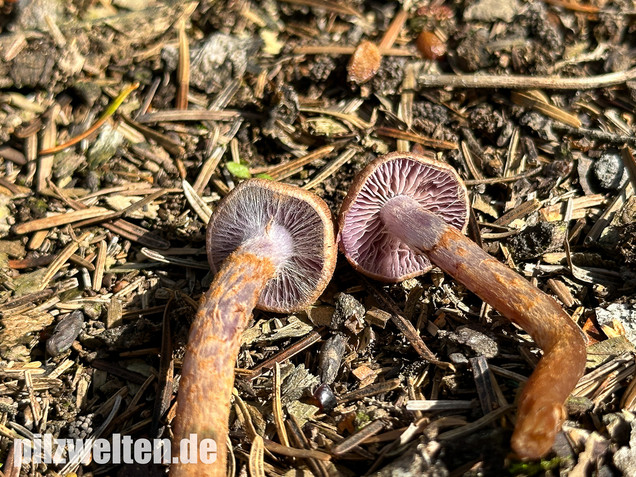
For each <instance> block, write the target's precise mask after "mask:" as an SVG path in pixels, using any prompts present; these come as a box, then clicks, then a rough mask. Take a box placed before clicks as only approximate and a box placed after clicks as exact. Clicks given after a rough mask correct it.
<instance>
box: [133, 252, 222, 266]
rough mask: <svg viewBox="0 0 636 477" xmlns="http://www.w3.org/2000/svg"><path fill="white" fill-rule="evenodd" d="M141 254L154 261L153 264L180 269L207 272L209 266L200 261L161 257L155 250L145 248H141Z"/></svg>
mask: <svg viewBox="0 0 636 477" xmlns="http://www.w3.org/2000/svg"><path fill="white" fill-rule="evenodd" d="M141 254H142V255H143V256H144V257H147V258H149V259H151V260H154V261H155V262H161V263H170V264H172V265H179V266H182V267H192V268H199V269H201V270H209V269H210V266H209V265H208V264H207V263H205V262H201V261H197V260H189V259H185V258H177V257H170V256H167V255H163V254H161V253H159V252H157V251H156V250H151V249H149V248H146V247H142V249H141Z"/></svg>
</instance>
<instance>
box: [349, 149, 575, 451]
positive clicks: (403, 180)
mask: <svg viewBox="0 0 636 477" xmlns="http://www.w3.org/2000/svg"><path fill="white" fill-rule="evenodd" d="M468 211H469V209H468V201H467V193H466V188H465V186H464V184H463V183H462V181H461V179H460V177H459V175H458V174H457V172H456V171H455V170H454V169H453V168H451V167H450V166H448V165H446V164H443V163H440V162H437V161H433V160H430V159H427V158H425V157H423V156H419V155H417V154H412V153H392V154H388V155H386V156H384V157H381V158H379V159H377V160H376V161H374V162H372V163H371V164H369V165H368V166H367V167H366V168H365V169H363V170H362V171H361V172H360V174H359V175H358V176H357V177H356V178H355V179H354V181H353V184H352V186H351V189H350V190H349V193H348V194H347V197H346V198H345V200H344V202H343V204H342V208H341V210H340V217H339V246H340V249H341V250H342V252H343V253H344V255H345V256H346V257H347V259H348V260H349V262H351V264H352V265H353V267H354V268H356V269H357V270H358V271H360V272H362V273H364V274H365V275H368V276H370V277H372V278H375V279H378V280H382V281H386V282H397V281H400V280H404V279H405V278H410V277H415V276H417V275H421V274H422V273H425V272H426V271H428V270H429V269H430V267H431V263H432V264H434V265H436V266H438V267H439V268H441V269H442V270H443V271H445V272H446V273H448V274H449V275H451V276H452V277H454V278H455V279H456V280H457V281H459V282H460V283H462V284H463V285H464V286H465V287H466V288H468V289H469V290H471V291H472V292H473V293H475V294H476V295H477V296H479V297H480V298H481V299H482V300H484V301H485V302H486V303H488V304H490V305H491V306H492V307H493V308H494V309H495V310H497V311H498V312H499V313H501V314H502V315H503V316H505V317H506V318H508V319H509V320H510V321H512V322H513V323H515V324H517V325H519V326H520V327H521V328H523V329H524V330H525V331H527V332H528V333H529V334H530V335H531V336H532V338H533V339H534V341H535V343H536V344H537V345H538V346H539V347H540V348H541V349H542V350H543V358H542V359H541V360H540V361H539V364H538V365H537V367H536V369H535V370H534V372H533V373H532V375H531V376H530V378H529V379H528V382H527V383H526V385H525V387H524V389H523V391H522V393H521V395H520V397H519V401H518V413H517V423H516V425H515V430H514V432H513V435H512V441H511V446H512V449H513V450H514V451H515V452H516V453H517V454H518V455H519V456H520V457H523V458H540V457H542V456H543V455H545V454H546V453H547V452H548V451H549V450H550V448H551V447H552V445H553V443H554V439H555V436H556V433H557V432H558V430H559V429H560V427H561V423H562V421H563V419H564V418H565V408H564V405H563V404H564V402H565V400H566V399H567V397H568V396H569V394H570V392H571V391H572V389H573V388H574V386H575V385H576V383H577V382H578V380H579V378H580V377H581V376H582V374H583V371H584V369H585V357H586V350H585V341H584V338H583V334H582V332H581V330H580V329H579V327H578V326H577V325H576V324H575V323H574V322H573V321H572V320H571V319H570V317H569V316H568V315H567V314H566V313H565V312H564V311H563V309H562V308H561V307H560V306H559V304H558V303H557V302H556V301H555V300H554V299H553V298H552V297H550V296H549V295H547V294H546V293H544V292H542V291H541V290H539V289H538V288H536V287H534V286H533V285H531V284H530V282H529V281H527V280H526V279H524V278H523V277H521V276H520V275H519V274H517V273H516V272H514V271H513V270H511V269H510V268H508V267H507V266H505V265H504V264H502V263H501V262H499V261H498V260H496V259H495V258H493V257H491V256H490V255H488V254H487V253H486V252H484V251H483V250H482V249H481V248H480V247H479V246H478V245H477V244H476V243H474V242H473V241H472V240H470V239H469V238H468V237H466V236H465V235H464V234H463V233H462V230H463V229H464V227H465V224H466V221H467V217H468Z"/></svg>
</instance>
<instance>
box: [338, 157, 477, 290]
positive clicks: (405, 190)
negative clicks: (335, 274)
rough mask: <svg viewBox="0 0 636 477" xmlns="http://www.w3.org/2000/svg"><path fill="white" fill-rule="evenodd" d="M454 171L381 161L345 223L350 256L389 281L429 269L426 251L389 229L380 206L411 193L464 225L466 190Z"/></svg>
mask: <svg viewBox="0 0 636 477" xmlns="http://www.w3.org/2000/svg"><path fill="white" fill-rule="evenodd" d="M455 174H456V173H455V172H454V171H452V170H451V169H450V168H445V167H439V166H436V165H435V164H434V163H433V162H432V161H429V162H426V163H422V162H420V161H415V160H412V159H409V158H405V157H398V158H396V159H394V160H390V161H386V162H384V163H382V164H380V165H379V166H378V167H377V168H376V170H375V171H374V172H373V173H372V174H371V175H370V176H369V177H368V178H367V180H366V181H365V184H364V185H363V186H362V188H361V189H360V191H359V192H358V194H357V197H356V198H355V199H354V201H353V202H352V204H351V206H350V207H349V209H348V210H347V212H346V214H345V216H344V223H343V224H341V237H340V241H341V246H342V247H343V249H344V251H345V253H346V254H347V256H348V258H349V260H350V261H352V262H353V263H354V264H356V265H357V266H358V267H360V268H361V269H362V271H364V272H365V273H367V274H369V275H370V276H373V277H376V278H379V279H382V280H384V281H400V280H403V279H404V278H407V277H413V276H417V275H420V274H422V273H426V272H427V271H428V270H430V268H431V263H430V261H429V260H428V258H427V257H426V256H424V255H422V254H419V253H417V252H416V251H414V250H413V249H411V248H410V247H409V246H408V245H407V244H405V243H404V242H403V241H401V240H400V239H398V238H396V237H395V236H394V235H392V234H388V233H386V232H385V230H384V228H385V227H384V224H383V222H382V219H381V210H382V208H383V207H384V205H385V204H386V203H387V202H388V201H390V200H391V199H393V198H395V197H399V196H409V197H411V198H412V199H413V200H414V201H416V202H417V203H419V204H421V205H422V206H423V207H424V208H425V209H426V210H428V211H430V212H433V213H435V214H438V215H439V216H441V217H442V218H443V219H444V220H445V221H446V222H448V223H449V224H451V225H453V226H455V227H457V228H458V229H460V230H461V229H463V228H464V226H465V224H466V221H467V207H466V192H465V189H464V188H462V187H458V185H457V182H458V178H457V177H456V175H455Z"/></svg>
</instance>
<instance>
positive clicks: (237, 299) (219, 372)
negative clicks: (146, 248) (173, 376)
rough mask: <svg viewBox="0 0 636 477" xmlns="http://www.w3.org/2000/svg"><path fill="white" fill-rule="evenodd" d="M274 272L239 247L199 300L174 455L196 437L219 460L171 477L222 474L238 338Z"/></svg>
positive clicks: (183, 468) (181, 467)
mask: <svg viewBox="0 0 636 477" xmlns="http://www.w3.org/2000/svg"><path fill="white" fill-rule="evenodd" d="M275 271H276V269H275V266H274V264H273V263H272V261H271V260H270V259H269V258H266V257H263V256H259V255H255V254H253V253H250V252H249V251H247V250H245V249H243V248H239V249H238V250H237V251H235V252H234V253H233V254H232V255H230V256H229V257H228V259H227V260H226V261H225V262H224V265H223V266H222V268H221V270H219V272H218V273H217V275H216V277H215V279H214V281H213V282H212V285H211V286H210V289H209V291H208V292H207V293H206V294H205V295H204V296H203V298H202V299H201V303H200V306H199V310H198V311H197V314H196V317H195V319H194V322H193V323H192V327H191V328H190V336H189V338H188V346H187V350H186V355H185V358H184V360H183V366H182V368H181V383H180V385H179V397H178V404H177V414H176V418H175V421H174V441H173V442H174V446H173V447H174V451H173V453H172V455H173V456H176V455H178V450H179V449H178V445H179V442H180V441H181V439H183V438H188V437H189V436H190V434H197V438H198V442H201V440H202V439H205V438H212V439H214V440H215V441H216V444H217V460H216V462H214V463H212V464H205V463H202V462H197V463H191V464H176V465H173V466H172V467H171V469H170V475H171V476H173V477H184V476H188V477H191V476H225V475H226V440H227V435H228V419H229V414H230V401H231V396H232V389H233V387H234V364H235V362H236V358H237V356H238V352H239V349H240V346H241V334H242V332H243V330H244V329H245V327H246V326H247V323H248V321H249V318H250V316H251V314H252V310H253V309H254V307H255V306H256V303H257V301H258V298H259V295H260V293H261V290H262V289H263V287H264V286H265V283H267V281H268V280H269V279H270V278H272V277H273V276H274V274H275Z"/></svg>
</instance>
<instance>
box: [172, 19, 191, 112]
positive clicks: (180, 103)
mask: <svg viewBox="0 0 636 477" xmlns="http://www.w3.org/2000/svg"><path fill="white" fill-rule="evenodd" d="M177 29H178V31H179V65H178V67H177V82H178V85H179V86H178V89H177V100H176V101H175V107H176V108H177V109H188V93H189V92H190V45H189V44H188V36H187V35H186V30H185V21H181V22H179V26H178V27H177Z"/></svg>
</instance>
